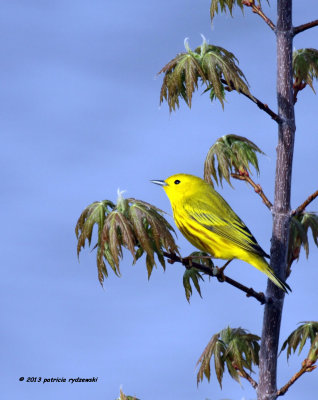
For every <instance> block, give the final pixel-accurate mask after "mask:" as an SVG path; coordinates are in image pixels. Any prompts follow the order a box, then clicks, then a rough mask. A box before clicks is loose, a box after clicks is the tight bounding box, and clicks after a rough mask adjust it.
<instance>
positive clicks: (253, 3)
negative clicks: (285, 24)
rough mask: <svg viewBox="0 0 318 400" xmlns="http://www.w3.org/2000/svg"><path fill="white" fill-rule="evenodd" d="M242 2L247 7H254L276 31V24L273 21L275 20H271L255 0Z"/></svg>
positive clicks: (254, 11)
mask: <svg viewBox="0 0 318 400" xmlns="http://www.w3.org/2000/svg"><path fill="white" fill-rule="evenodd" d="M242 4H244V5H245V6H246V7H252V10H253V13H255V14H257V15H259V16H260V17H261V18H263V20H264V21H265V22H266V23H267V25H268V26H269V27H270V28H271V29H272V30H273V31H275V29H276V26H275V24H274V23H273V21H271V20H270V19H269V18H268V17H267V16H266V15H265V14H264V13H263V11H262V8H261V6H256V5H255V1H254V0H246V1H242Z"/></svg>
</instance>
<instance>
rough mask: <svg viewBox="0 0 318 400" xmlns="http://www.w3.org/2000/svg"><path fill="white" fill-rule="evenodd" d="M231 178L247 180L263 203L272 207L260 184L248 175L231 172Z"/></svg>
mask: <svg viewBox="0 0 318 400" xmlns="http://www.w3.org/2000/svg"><path fill="white" fill-rule="evenodd" d="M231 176H232V178H234V179H238V180H241V181H245V182H248V183H249V184H250V185H251V186H252V187H253V188H254V190H255V192H256V193H257V194H258V195H259V196H260V197H261V198H262V200H263V202H264V204H265V205H266V207H267V208H268V209H269V210H271V209H272V207H273V204H272V203H271V202H270V201H269V200H268V198H267V197H266V196H265V194H264V192H263V189H262V188H261V186H260V185H257V184H256V183H255V182H254V181H253V180H252V179H251V178H250V177H249V176H248V175H240V174H231Z"/></svg>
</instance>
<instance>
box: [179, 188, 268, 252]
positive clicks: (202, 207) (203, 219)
mask: <svg viewBox="0 0 318 400" xmlns="http://www.w3.org/2000/svg"><path fill="white" fill-rule="evenodd" d="M215 193H216V194H217V197H216V198H215V197H213V199H211V200H212V201H211V202H210V201H209V202H207V201H205V200H195V201H194V200H193V198H192V199H191V202H184V210H185V212H186V213H187V214H188V216H189V217H190V218H191V219H193V220H195V221H196V222H197V223H199V224H200V225H202V226H203V227H204V228H206V229H208V230H209V231H211V232H213V233H214V234H216V235H218V236H220V237H223V238H225V239H227V240H229V241H231V242H233V244H235V245H237V246H239V247H240V248H242V249H244V250H246V251H249V252H252V253H255V254H257V255H259V256H262V257H269V256H268V254H266V253H265V252H264V250H263V249H262V248H261V247H260V245H259V244H258V243H257V241H256V239H255V238H254V236H253V235H252V233H251V232H250V230H249V229H248V228H247V226H246V225H245V224H244V222H243V221H242V220H241V219H240V218H239V217H238V216H237V215H236V214H235V212H234V211H233V210H232V208H231V207H230V206H229V205H228V203H227V202H226V201H225V200H224V199H223V197H221V196H220V195H218V193H217V192H215Z"/></svg>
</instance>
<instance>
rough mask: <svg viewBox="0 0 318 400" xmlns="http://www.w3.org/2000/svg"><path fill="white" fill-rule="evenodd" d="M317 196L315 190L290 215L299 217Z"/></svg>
mask: <svg viewBox="0 0 318 400" xmlns="http://www.w3.org/2000/svg"><path fill="white" fill-rule="evenodd" d="M317 196H318V190H316V191H315V192H314V193H313V194H311V195H310V196H309V197H308V199H307V200H305V201H304V202H303V203H302V204H301V205H300V206H299V207H297V208H296V210H294V211H293V212H292V215H299V214H301V213H302V212H303V211H304V210H305V208H306V207H307V206H308V204H310V203H311V202H312V201H313V200H315V198H316V197H317Z"/></svg>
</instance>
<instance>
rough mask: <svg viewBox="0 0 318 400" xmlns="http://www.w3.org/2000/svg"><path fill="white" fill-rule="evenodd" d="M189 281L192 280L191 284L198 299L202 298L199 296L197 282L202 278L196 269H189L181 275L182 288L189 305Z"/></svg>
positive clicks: (190, 289)
mask: <svg viewBox="0 0 318 400" xmlns="http://www.w3.org/2000/svg"><path fill="white" fill-rule="evenodd" d="M190 279H191V280H192V283H193V285H194V287H195V288H196V290H197V292H198V293H199V295H200V297H202V296H201V289H200V285H199V280H200V279H202V280H204V279H203V278H202V276H201V274H200V272H199V271H198V270H197V269H195V268H189V269H186V270H185V272H184V274H183V286H184V290H185V295H186V298H187V300H188V302H189V303H190V297H191V296H192V287H191V283H190Z"/></svg>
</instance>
